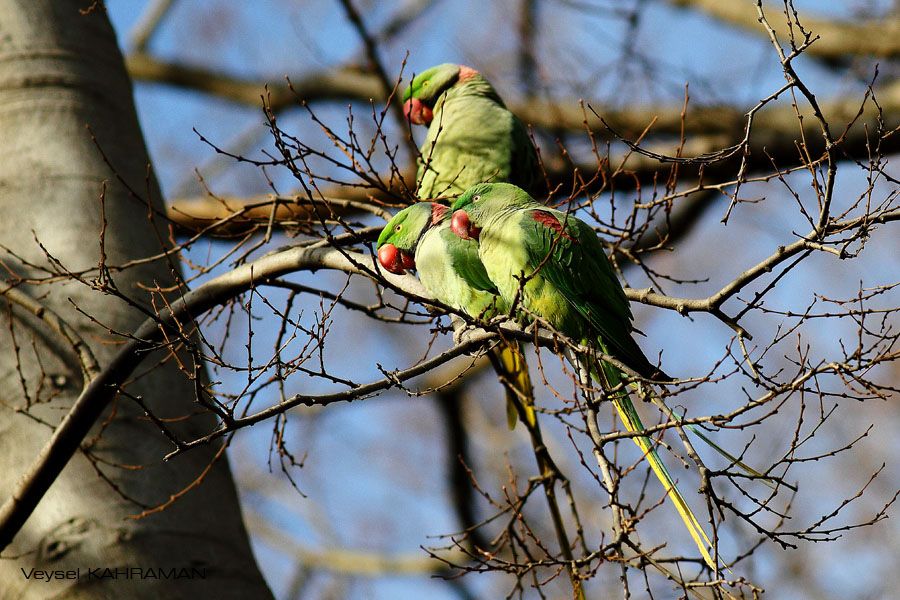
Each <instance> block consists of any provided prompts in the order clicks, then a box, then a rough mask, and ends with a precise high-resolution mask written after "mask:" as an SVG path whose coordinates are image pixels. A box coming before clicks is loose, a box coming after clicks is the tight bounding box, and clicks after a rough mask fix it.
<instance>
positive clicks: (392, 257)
mask: <svg viewBox="0 0 900 600" xmlns="http://www.w3.org/2000/svg"><path fill="white" fill-rule="evenodd" d="M378 262H379V263H381V266H382V267H384V268H385V270H386V271H389V272H391V273H393V274H394V275H403V274H404V273H406V271H407V270H409V269H415V268H416V260H415V259H414V258H413V257H412V256H411V255H410V254H408V253H406V252H404V251H403V250H400V249H399V248H397V246H395V245H393V244H385V245H384V246H382V247H381V248H379V249H378Z"/></svg>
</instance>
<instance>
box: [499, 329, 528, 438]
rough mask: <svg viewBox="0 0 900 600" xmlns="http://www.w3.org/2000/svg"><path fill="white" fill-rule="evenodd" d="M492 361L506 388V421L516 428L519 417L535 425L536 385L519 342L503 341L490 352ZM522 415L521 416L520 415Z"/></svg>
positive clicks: (511, 427)
mask: <svg viewBox="0 0 900 600" xmlns="http://www.w3.org/2000/svg"><path fill="white" fill-rule="evenodd" d="M490 358H491V363H492V364H493V365H494V369H495V370H496V371H497V374H498V375H500V378H501V380H502V381H503V383H504V387H505V388H506V422H507V424H508V425H509V428H510V429H515V427H516V423H517V422H518V421H519V418H524V419H525V421H526V423H527V424H528V425H530V426H532V427H533V426H534V423H535V415H534V387H533V386H532V385H531V376H530V375H529V374H528V363H527V362H526V361H525V355H524V354H523V353H522V349H521V347H520V346H519V343H518V342H515V341H509V342H507V341H502V342H500V344H499V345H498V346H497V347H495V348H494V349H493V350H492V351H491V353H490ZM520 416H521V417H520Z"/></svg>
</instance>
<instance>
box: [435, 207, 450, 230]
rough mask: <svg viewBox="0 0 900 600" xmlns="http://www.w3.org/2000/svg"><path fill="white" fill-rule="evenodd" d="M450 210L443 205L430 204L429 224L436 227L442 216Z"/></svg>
mask: <svg viewBox="0 0 900 600" xmlns="http://www.w3.org/2000/svg"><path fill="white" fill-rule="evenodd" d="M448 210H450V209H449V208H447V207H446V206H444V205H443V204H438V203H437V202H432V203H431V224H432V225H437V224H438V223H440V222H441V219H443V218H444V215H446V214H447V211H448Z"/></svg>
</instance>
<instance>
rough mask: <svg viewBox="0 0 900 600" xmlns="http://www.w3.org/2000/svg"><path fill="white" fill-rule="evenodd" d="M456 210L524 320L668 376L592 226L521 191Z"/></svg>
mask: <svg viewBox="0 0 900 600" xmlns="http://www.w3.org/2000/svg"><path fill="white" fill-rule="evenodd" d="M452 210H454V211H456V210H465V211H466V213H467V214H468V216H469V219H470V222H471V223H472V224H473V225H474V226H476V227H479V228H480V229H481V233H480V237H479V255H480V256H481V261H482V263H484V266H485V269H486V271H487V274H488V276H489V277H490V278H491V280H492V281H493V282H494V283H495V284H496V286H497V289H498V290H499V292H500V295H501V296H502V297H503V298H504V299H505V300H506V302H507V303H508V304H510V305H512V303H513V302H514V301H516V300H518V301H520V302H521V306H522V308H523V309H524V310H522V311H521V315H520V318H521V319H522V320H524V321H527V320H529V319H530V316H529V315H531V314H533V315H536V316H538V317H540V318H542V319H544V320H545V321H547V322H548V323H549V324H550V325H551V326H552V327H553V328H554V329H556V330H557V331H559V332H560V333H562V334H564V335H566V336H567V337H569V338H571V339H573V340H577V341H579V342H580V343H582V344H585V345H587V346H593V347H594V348H595V349H597V350H598V351H600V352H603V353H604V354H610V355H612V356H614V357H616V358H617V359H619V360H621V361H622V362H623V363H624V364H625V365H626V366H628V367H630V368H632V369H634V370H635V371H636V372H638V373H639V374H641V375H643V376H647V377H650V376H655V375H662V374H661V372H659V370H658V369H657V368H656V367H655V366H653V365H652V364H651V363H650V362H649V361H648V360H647V358H646V357H645V356H644V355H643V353H642V352H641V350H640V348H639V347H638V345H637V344H636V343H635V341H634V340H633V339H632V337H631V333H632V325H631V311H630V309H629V307H628V301H627V298H626V297H625V293H624V291H623V290H622V287H621V284H620V283H619V281H618V279H617V278H616V277H615V273H614V271H613V270H612V267H611V265H610V264H609V261H608V259H607V258H606V254H605V253H604V251H603V248H602V245H601V243H600V241H599V240H598V239H597V236H596V234H595V233H594V232H593V230H591V229H590V227H589V226H588V225H587V224H585V223H583V222H581V221H580V220H578V219H576V218H575V217H572V216H570V215H566V214H564V213H561V212H559V211H555V210H552V209H548V208H546V207H544V206H542V205H541V204H539V203H537V202H535V201H534V200H533V199H532V198H531V197H530V196H529V195H528V194H527V193H525V192H524V191H523V190H521V189H519V188H517V187H516V186H513V185H509V184H502V183H498V184H485V185H477V186H474V187H473V188H472V189H470V190H468V191H466V192H465V193H464V194H463V195H462V196H461V197H460V198H459V199H457V201H456V202H455V203H454V205H453V207H452ZM523 282H524V284H523ZM576 360H577V361H579V362H582V361H585V362H587V366H588V372H590V373H591V375H592V376H593V377H594V378H595V379H597V380H598V381H599V382H600V383H601V385H604V386H605V389H611V388H614V387H616V386H618V385H619V384H620V383H621V373H620V371H619V369H618V368H616V367H614V366H613V365H612V364H611V363H609V362H602V363H600V364H599V365H598V364H596V363H593V364H592V363H591V361H589V360H588V359H587V357H579V358H576ZM611 400H612V401H613V404H614V405H615V407H616V410H617V412H618V413H619V416H620V418H621V420H622V422H623V424H624V425H625V428H626V429H628V431H630V432H640V431H643V430H644V426H643V424H642V423H641V419H640V417H639V415H638V413H637V411H636V410H635V408H634V405H633V404H632V402H631V400H630V398H629V397H628V393H627V391H625V390H621V391H619V392H616V393H615V394H613V395H612V397H611ZM632 439H633V440H634V443H635V444H637V446H638V447H639V448H640V449H641V451H642V452H643V454H644V456H645V458H646V459H647V461H648V462H649V464H650V466H651V468H652V470H653V472H654V473H655V474H656V476H657V478H658V479H659V481H660V483H661V484H662V485H663V487H664V488H665V490H666V493H667V495H668V497H669V499H670V500H671V501H672V503H673V505H674V506H675V507H676V509H677V510H678V513H679V515H680V516H681V518H682V520H683V521H684V523H685V526H686V528H687V529H688V531H689V533H690V535H691V537H692V539H693V540H694V542H695V543H696V545H697V547H698V549H699V550H700V553H701V555H702V556H703V558H704V560H705V561H706V562H707V564H709V566H710V567H711V568H713V569H715V568H716V567H717V565H716V562H715V561H714V560H713V559H712V556H711V555H710V551H709V548H710V547H711V546H712V544H711V543H710V540H709V538H708V536H707V535H706V533H705V532H704V531H703V528H702V527H701V526H700V523H699V521H698V520H697V518H696V516H695V515H694V513H693V511H691V508H690V506H689V505H688V504H687V501H686V500H685V499H684V496H683V495H682V494H681V492H680V491H679V490H678V488H677V486H676V485H675V480H674V479H673V478H672V476H671V474H670V473H669V471H668V469H667V468H666V466H665V464H664V463H663V462H662V459H661V458H660V457H659V454H658V453H657V452H656V449H655V447H654V445H653V442H652V441H651V440H650V438H648V437H647V436H635V437H633V438H632Z"/></svg>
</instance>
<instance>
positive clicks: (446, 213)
mask: <svg viewBox="0 0 900 600" xmlns="http://www.w3.org/2000/svg"><path fill="white" fill-rule="evenodd" d="M377 250H378V262H379V263H380V264H381V266H382V267H384V268H385V269H386V270H387V271H390V272H391V273H397V274H403V273H405V272H406V271H407V270H411V269H415V270H416V272H417V274H418V276H419V280H420V281H421V282H422V285H424V286H425V288H426V289H427V290H428V291H429V292H431V294H432V295H433V296H434V297H435V299H437V300H438V301H440V302H442V303H444V304H446V305H447V306H450V307H452V308H455V309H457V310H461V311H463V312H465V313H466V314H467V315H469V316H471V317H474V318H485V319H489V318H491V317H493V316H495V315H497V314H504V313H505V312H507V310H508V309H507V306H506V303H505V302H504V301H503V298H502V297H500V295H499V294H498V293H497V288H496V287H494V284H493V283H492V282H491V280H490V279H489V278H488V276H487V272H486V271H485V270H484V266H483V265H482V264H481V260H480V259H479V258H478V244H477V243H475V242H474V241H472V240H463V239H460V238H459V237H457V236H456V235H455V234H454V233H453V232H452V231H450V210H449V208H448V207H447V206H445V205H443V204H438V203H436V202H418V203H416V204H413V205H411V206H408V207H406V208H404V209H403V210H401V211H400V212H398V213H397V214H396V215H394V217H393V218H392V219H391V220H390V221H389V222H388V224H387V225H386V226H385V228H384V229H383V230H382V232H381V235H379V237H378V245H377ZM490 358H491V362H492V363H493V364H494V366H495V368H497V369H498V371H499V372H500V374H501V376H502V377H503V378H504V379H505V380H506V381H507V383H508V385H507V386H506V389H507V422H508V424H509V427H510V429H512V428H513V427H515V424H516V422H517V420H518V419H519V418H522V419H523V420H524V421H525V422H526V423H527V424H529V425H531V426H533V425H534V424H535V413H534V406H533V401H532V398H533V389H532V385H531V379H530V377H529V375H528V368H527V364H526V362H525V356H524V355H523V354H522V351H521V348H520V347H519V344H518V343H517V342H504V343H501V344H499V345H498V346H497V347H496V348H495V349H494V350H492V352H491V353H490ZM517 407H518V408H517ZM520 411H521V414H520Z"/></svg>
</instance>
